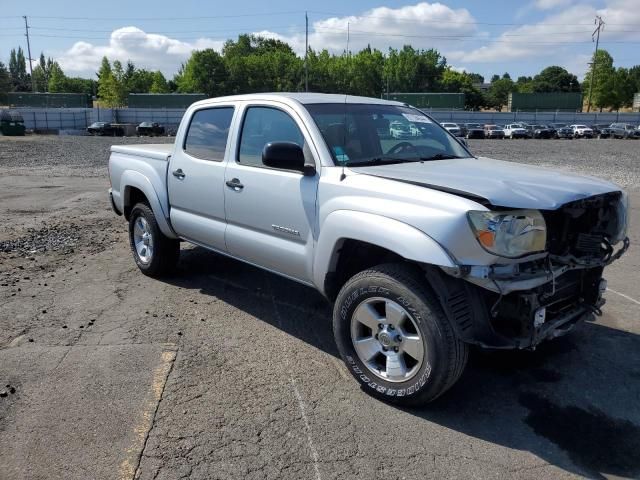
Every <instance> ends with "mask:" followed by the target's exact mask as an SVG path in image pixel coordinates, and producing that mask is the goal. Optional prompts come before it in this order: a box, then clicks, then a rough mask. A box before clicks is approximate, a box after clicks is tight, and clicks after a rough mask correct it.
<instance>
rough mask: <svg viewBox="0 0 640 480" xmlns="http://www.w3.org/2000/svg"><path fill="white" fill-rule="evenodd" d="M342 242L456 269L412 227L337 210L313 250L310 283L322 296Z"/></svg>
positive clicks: (441, 250) (434, 244) (433, 243)
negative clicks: (314, 252) (387, 251)
mask: <svg viewBox="0 0 640 480" xmlns="http://www.w3.org/2000/svg"><path fill="white" fill-rule="evenodd" d="M345 239H351V240H359V241H362V242H366V243H370V244H373V245H376V246H379V247H383V248H386V249H387V250H390V251H392V252H394V253H396V254H398V255H400V256H401V257H403V258H406V259H407V260H412V261H415V262H420V263H427V264H430V265H438V266H443V267H455V266H456V263H455V261H454V260H453V258H452V257H451V256H450V255H449V254H448V253H447V251H446V250H445V249H444V248H443V247H442V246H441V245H440V244H439V243H438V242H436V241H435V240H434V239H433V238H431V237H429V236H428V235H426V234H425V233H424V232H422V231H421V230H418V229H417V228H415V227H412V226H411V225H408V224H406V223H403V222H400V221H398V220H394V219H392V218H389V217H383V216H381V215H375V214H371V213H363V212H356V211H353V210H338V211H335V212H332V213H330V214H329V215H328V216H327V217H326V219H325V220H324V222H323V223H322V226H321V228H320V235H319V237H318V244H317V247H316V255H315V258H314V264H313V280H314V284H315V285H316V287H317V288H319V289H320V290H321V291H322V293H325V292H324V281H325V277H326V276H327V273H328V272H329V271H331V270H332V269H333V268H335V262H336V259H337V253H338V252H337V250H338V249H339V247H340V245H341V243H342V240H345Z"/></svg>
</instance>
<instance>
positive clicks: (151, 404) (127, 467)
mask: <svg viewBox="0 0 640 480" xmlns="http://www.w3.org/2000/svg"><path fill="white" fill-rule="evenodd" d="M175 359H176V348H175V347H174V346H173V345H169V344H167V345H166V349H165V350H164V351H163V352H162V354H161V360H160V363H159V364H158V366H157V367H156V368H155V370H154V371H153V380H152V383H151V389H150V391H149V394H148V396H147V399H146V402H145V404H144V406H143V409H142V412H141V415H140V416H139V418H138V421H137V422H136V423H135V426H134V432H135V437H134V442H133V444H132V445H131V446H130V447H129V448H128V449H127V451H126V457H125V459H124V460H123V461H122V463H121V464H120V472H119V475H118V478H119V479H120V480H133V479H134V478H138V477H139V474H140V472H139V468H140V459H141V457H142V454H143V453H144V449H145V447H146V445H147V440H148V438H149V432H150V431H151V428H152V426H153V421H154V418H155V416H156V413H157V411H158V406H159V405H160V401H161V400H162V394H163V392H164V387H165V386H166V384H167V380H168V378H169V374H170V373H171V370H172V368H173V364H174V362H175Z"/></svg>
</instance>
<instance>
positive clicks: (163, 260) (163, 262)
mask: <svg viewBox="0 0 640 480" xmlns="http://www.w3.org/2000/svg"><path fill="white" fill-rule="evenodd" d="M129 244H130V246H131V252H132V253H133V259H134V260H135V262H136V265H137V266H138V268H139V269H140V271H141V272H142V273H144V274H145V275H148V276H150V277H159V276H162V275H165V274H167V273H169V272H171V271H172V270H173V269H174V268H175V266H176V263H177V262H178V258H179V257H180V242H179V241H178V240H175V239H172V238H168V237H166V236H165V235H164V234H163V233H162V231H161V230H160V227H159V226H158V222H157V220H156V217H155V215H154V213H153V210H151V208H150V207H149V205H147V204H146V203H138V204H136V205H135V206H134V207H133V209H132V210H131V215H130V216H129Z"/></svg>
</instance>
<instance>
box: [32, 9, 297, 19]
mask: <svg viewBox="0 0 640 480" xmlns="http://www.w3.org/2000/svg"><path fill="white" fill-rule="evenodd" d="M302 13H304V11H301V10H297V11H288V12H263V13H242V14H237V15H214V16H203V15H199V16H197V17H102V16H100V17H61V16H46V15H32V16H31V18H40V19H49V20H71V21H75V20H91V21H94V20H105V21H110V20H123V21H132V20H140V21H147V20H150V21H164V20H167V21H168V20H172V21H173V20H211V19H217V18H243V17H264V16H267V15H268V16H277V15H299V14H302Z"/></svg>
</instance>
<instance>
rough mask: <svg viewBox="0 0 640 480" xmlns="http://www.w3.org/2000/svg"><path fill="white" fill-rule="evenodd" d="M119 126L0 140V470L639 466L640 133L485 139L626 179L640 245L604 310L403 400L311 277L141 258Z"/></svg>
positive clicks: (336, 474)
mask: <svg viewBox="0 0 640 480" xmlns="http://www.w3.org/2000/svg"><path fill="white" fill-rule="evenodd" d="M113 141H114V139H112V138H87V137H25V138H9V137H0V173H1V175H0V225H1V226H0V479H12V480H13V479H27V478H28V479H33V478H38V479H41V478H42V479H44V478H66V479H76V478H77V479H87V478H96V479H112V478H117V479H128V478H140V479H177V478H193V479H204V478H220V479H223V478H224V479H230V478H231V479H233V478H243V479H245V478H246V479H263V478H305V479H306V478H311V479H319V478H320V479H334V478H364V479H371V478H385V479H395V478H406V479H424V478H438V479H440V478H483V479H484V478H503V477H508V478H531V479H533V478H535V479H541V478H549V479H558V478H572V477H583V476H586V477H591V478H640V455H639V454H638V452H639V451H640V324H639V320H640V285H639V284H638V283H639V282H638V274H637V272H638V270H639V269H640V253H639V252H640V251H639V250H638V249H637V248H635V245H637V244H638V243H639V241H640V222H639V221H638V219H639V216H638V211H639V208H640V142H634V141H621V140H618V141H616V140H574V141H563V140H535V141H534V140H526V141H524V140H523V141H509V140H504V141H499V140H495V141H482V140H480V141H474V140H472V141H470V146H471V149H472V151H474V152H475V153H477V154H478V155H484V156H492V157H494V158H499V159H504V160H513V161H518V162H525V163H532V164H537V165H541V166H545V167H552V168H559V169H563V170H569V171H575V172H584V173H587V174H591V175H597V176H601V177H604V178H608V179H611V180H614V181H617V182H619V183H621V184H623V185H624V186H625V187H626V188H628V189H629V190H630V192H631V202H632V211H631V215H630V217H631V230H630V238H631V242H632V247H631V249H630V250H629V252H627V254H626V255H625V256H624V257H623V258H622V260H621V261H619V262H618V263H616V264H614V265H613V266H611V267H609V269H608V270H607V274H606V277H607V279H608V280H609V287H610V289H611V291H609V292H608V293H607V299H608V303H607V305H606V306H605V309H604V310H605V314H604V315H603V316H602V317H600V318H599V319H598V320H597V322H595V323H590V324H587V325H585V326H584V327H583V328H581V329H580V330H578V331H575V332H574V333H573V334H572V335H570V336H568V337H565V338H561V339H557V340H555V341H553V342H550V343H548V344H546V345H544V346H542V347H541V348H539V349H538V350H537V351H535V352H493V353H487V352H481V351H477V350H474V351H473V352H472V355H471V358H470V362H469V365H468V367H467V370H466V372H465V374H464V375H463V377H462V379H461V381H460V382H459V383H458V384H457V385H456V386H455V387H454V388H453V389H452V390H451V391H450V392H448V393H447V394H446V395H445V396H443V397H442V398H441V399H439V400H438V401H437V402H436V403H434V404H432V405H431V406H429V407H428V408H423V409H420V410H403V409H399V408H396V407H392V406H388V405H386V404H383V403H381V402H379V401H377V400H374V399H372V398H370V397H369V396H367V395H366V394H364V393H363V392H362V391H361V390H360V389H359V388H358V386H357V384H356V382H355V380H353V379H352V378H351V376H350V375H349V374H348V372H347V371H346V370H345V368H344V367H343V366H342V364H341V361H340V360H339V358H338V356H337V352H336V349H335V347H334V345H333V338H332V333H331V328H330V315H331V309H330V306H329V305H328V304H327V303H326V302H325V301H324V300H323V299H322V298H321V297H320V296H319V295H318V294H316V293H315V292H314V291H313V290H310V289H308V288H306V287H303V286H300V285H297V284H295V283H292V282H290V281H288V280H285V279H282V278H280V277H277V276H274V275H271V274H268V273H265V272H263V271H260V270H258V269H255V268H253V267H250V266H247V265H244V264H241V263H239V262H235V261H232V260H229V259H226V258H222V257H220V256H217V255H215V254H213V253H210V252H207V251H205V250H203V249H200V248H188V247H183V255H182V257H181V263H180V269H179V272H178V273H177V274H176V275H175V276H173V277H171V278H169V279H166V280H164V281H158V280H152V279H149V278H146V277H144V276H143V275H141V274H140V273H139V272H138V270H137V268H136V267H135V265H134V263H133V260H132V259H131V257H130V253H129V248H128V241H127V234H126V226H125V223H124V221H123V220H122V219H121V218H120V217H116V216H115V215H114V214H113V213H112V212H111V210H110V208H109V205H108V201H107V197H106V189H107V188H108V179H107V169H106V161H107V157H108V146H109V145H110V144H111V143H113ZM116 141H118V142H138V141H145V140H139V139H129V140H124V139H116ZM152 141H153V142H157V141H158V139H153V140H152ZM163 141H171V139H163ZM3 392H4V393H6V396H2V394H3Z"/></svg>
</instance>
